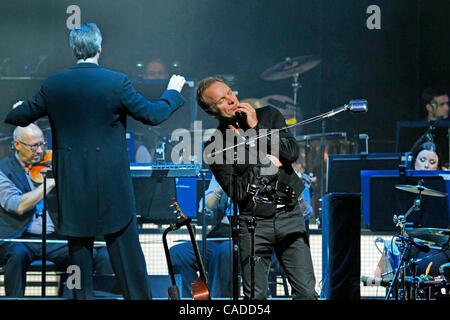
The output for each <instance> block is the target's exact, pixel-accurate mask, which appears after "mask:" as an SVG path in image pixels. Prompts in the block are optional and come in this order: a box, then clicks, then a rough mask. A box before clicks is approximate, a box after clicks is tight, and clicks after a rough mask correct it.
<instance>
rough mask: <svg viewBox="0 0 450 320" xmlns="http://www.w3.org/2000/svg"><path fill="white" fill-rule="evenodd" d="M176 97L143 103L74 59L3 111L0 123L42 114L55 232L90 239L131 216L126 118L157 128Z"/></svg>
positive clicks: (119, 82)
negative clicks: (54, 199)
mask: <svg viewBox="0 0 450 320" xmlns="http://www.w3.org/2000/svg"><path fill="white" fill-rule="evenodd" d="M184 102H185V100H184V98H183V96H182V95H181V94H180V93H179V92H178V91H176V90H167V91H165V92H164V93H163V94H162V96H161V98H160V99H159V100H158V101H156V102H150V101H148V100H147V99H146V98H145V97H143V96H142V95H141V94H139V93H138V92H137V91H136V90H135V89H134V88H133V86H132V84H131V82H130V80H129V79H128V78H127V76H126V75H124V74H121V73H118V72H114V71H111V70H108V69H105V68H101V67H100V66H98V65H97V64H94V63H79V64H77V65H75V66H74V67H73V68H71V69H69V70H67V71H65V72H62V73H58V74H55V75H52V76H50V77H48V78H47V79H45V80H44V82H43V84H42V86H41V88H40V90H39V91H38V92H37V94H36V95H35V96H34V97H32V98H31V99H29V100H28V101H25V102H24V103H22V104H21V105H20V106H18V107H17V108H15V109H13V110H11V111H10V112H9V113H8V115H7V117H6V120H5V122H6V123H9V124H13V125H19V126H26V125H28V124H30V123H31V122H34V121H36V120H37V119H39V118H41V117H44V116H48V119H49V122H50V126H51V131H52V151H53V159H52V170H53V172H54V176H55V179H56V189H57V198H58V205H59V219H58V222H59V225H58V230H59V232H60V233H61V234H63V235H67V236H73V237H92V236H95V235H104V234H111V233H115V232H117V231H119V230H121V229H123V227H125V226H126V225H127V223H128V222H129V221H130V220H131V218H132V217H133V216H134V215H135V214H136V205H135V197H134V192H133V185H132V180H131V175H130V168H129V159H128V154H127V149H126V137H125V134H126V119H127V116H128V115H129V116H131V117H133V118H135V119H136V120H138V121H141V122H143V123H144V124H148V125H157V124H160V123H161V122H163V121H164V120H166V119H168V118H169V117H170V115H171V114H172V113H173V112H174V111H175V110H177V109H178V108H180V107H181V106H182V105H183V104H184Z"/></svg>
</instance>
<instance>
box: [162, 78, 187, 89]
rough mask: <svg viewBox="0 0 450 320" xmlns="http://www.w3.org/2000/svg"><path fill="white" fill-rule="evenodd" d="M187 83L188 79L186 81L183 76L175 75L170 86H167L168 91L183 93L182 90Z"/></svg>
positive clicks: (170, 81)
mask: <svg viewBox="0 0 450 320" xmlns="http://www.w3.org/2000/svg"><path fill="white" fill-rule="evenodd" d="M185 83H186V79H184V77H183V76H179V75H176V74H174V75H173V76H172V77H170V80H169V84H168V85H167V90H176V91H178V92H181V89H183V86H184V84H185Z"/></svg>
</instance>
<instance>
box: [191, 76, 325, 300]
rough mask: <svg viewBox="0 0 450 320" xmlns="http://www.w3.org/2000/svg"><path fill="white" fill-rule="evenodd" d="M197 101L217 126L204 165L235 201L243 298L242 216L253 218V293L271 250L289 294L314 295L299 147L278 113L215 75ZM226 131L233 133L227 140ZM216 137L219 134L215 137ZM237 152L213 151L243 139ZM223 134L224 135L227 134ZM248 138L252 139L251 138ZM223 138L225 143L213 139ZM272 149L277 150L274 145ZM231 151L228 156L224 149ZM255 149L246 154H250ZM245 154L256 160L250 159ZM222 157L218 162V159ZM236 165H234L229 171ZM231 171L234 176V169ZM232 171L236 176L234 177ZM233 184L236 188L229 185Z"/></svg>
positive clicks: (246, 247) (259, 290)
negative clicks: (243, 98)
mask: <svg viewBox="0 0 450 320" xmlns="http://www.w3.org/2000/svg"><path fill="white" fill-rule="evenodd" d="M196 99H197V103H198V105H199V106H200V107H201V108H202V109H203V110H204V111H205V112H206V113H207V114H208V115H210V116H211V117H213V118H216V119H217V120H218V122H219V126H218V128H217V131H216V133H215V134H213V137H212V138H211V140H210V141H208V142H207V143H206V145H205V149H204V152H205V156H207V157H208V153H209V152H210V151H211V150H214V151H213V152H211V153H210V154H209V156H211V155H212V156H214V157H215V159H214V160H212V161H211V157H209V160H207V162H208V164H209V166H210V169H211V171H212V173H213V174H214V176H215V177H216V179H217V181H218V182H219V184H220V186H221V187H222V189H223V190H224V192H225V193H226V194H228V195H229V196H230V197H232V199H233V201H236V202H237V203H238V207H239V218H238V227H239V231H238V232H239V252H240V258H241V267H242V282H243V292H244V298H246V299H249V298H251V297H252V295H251V267H250V258H251V237H250V235H251V234H250V231H249V229H248V227H247V221H248V219H249V218H251V217H255V219H256V228H255V255H256V257H257V260H256V261H257V262H256V264H255V291H254V298H255V299H266V298H267V275H268V269H269V266H270V262H271V258H272V254H273V252H275V254H276V255H277V258H278V260H279V261H280V264H281V266H282V267H283V269H284V271H285V273H286V276H287V278H288V280H289V283H290V285H291V287H292V297H293V298H294V299H309V300H315V299H317V297H318V295H317V293H316V291H315V276H314V269H313V265H312V258H311V252H310V248H309V243H308V239H307V235H306V230H305V223H304V219H303V213H302V211H301V210H300V208H299V206H298V199H299V197H300V194H301V192H302V191H303V188H304V185H303V183H302V182H301V181H300V179H299V177H298V176H297V174H296V173H295V172H294V170H293V168H292V163H293V162H294V161H295V160H296V159H297V158H298V155H299V149H298V146H297V143H296V141H295V138H294V137H293V136H292V134H291V133H290V132H289V130H280V131H279V132H277V130H275V131H274V130H273V129H280V128H283V127H284V126H285V119H284V118H283V116H282V115H281V113H280V112H279V111H278V110H277V109H275V108H273V107H270V106H267V107H263V108H259V109H257V110H255V109H254V108H253V107H252V106H251V105H249V104H247V103H240V102H239V100H238V99H237V97H236V95H235V94H234V93H233V91H232V90H231V89H230V88H229V87H228V86H227V85H226V84H225V83H224V82H223V81H222V80H221V79H218V78H212V77H209V78H206V79H203V80H202V81H200V82H199V84H198V86H197V89H196ZM269 129H271V130H272V131H271V132H272V133H275V132H276V133H277V134H273V135H271V136H269V137H266V138H264V139H257V140H255V138H256V137H257V136H258V135H261V134H262V133H267V132H269V131H267V130H269ZM230 133H234V136H233V138H234V139H236V140H234V139H231V140H232V141H230V139H229V137H230V136H231V134H230ZM218 137H221V139H216V138H218ZM246 137H247V138H249V139H250V140H251V141H252V142H250V143H248V144H246V147H245V148H244V149H243V151H242V150H241V151H242V152H240V151H239V150H238V152H237V153H236V154H237V156H238V158H239V160H236V165H235V158H234V155H235V154H234V153H233V152H231V153H227V152H222V153H220V152H218V151H219V150H220V149H221V147H224V146H226V145H229V144H230V143H231V144H233V143H235V142H233V141H237V142H241V141H249V139H247V140H246ZM227 138H228V139H227ZM252 139H253V140H252ZM219 140H222V141H224V142H225V145H224V144H223V143H222V144H220V143H219ZM277 149H278V150H277ZM230 154H231V155H232V156H231V158H230V157H229V155H230ZM254 155H257V156H256V157H254V158H252V156H254ZM251 159H253V160H255V159H256V161H253V162H252V161H251ZM220 160H222V161H223V162H222V163H221V161H220ZM234 170H236V171H234ZM235 172H236V176H235V175H234V173H235ZM234 177H236V179H237V181H234ZM234 185H236V190H234Z"/></svg>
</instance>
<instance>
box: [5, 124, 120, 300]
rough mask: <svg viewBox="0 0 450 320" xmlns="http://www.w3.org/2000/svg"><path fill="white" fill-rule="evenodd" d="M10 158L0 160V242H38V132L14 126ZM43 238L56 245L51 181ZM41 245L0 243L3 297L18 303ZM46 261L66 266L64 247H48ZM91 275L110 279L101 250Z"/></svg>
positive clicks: (40, 151)
mask: <svg viewBox="0 0 450 320" xmlns="http://www.w3.org/2000/svg"><path fill="white" fill-rule="evenodd" d="M13 140H14V143H13V145H14V153H13V154H12V155H11V156H8V157H5V158H3V159H2V160H0V237H1V238H2V239H17V240H21V239H35V240H37V239H41V238H42V220H43V219H42V211H43V197H44V190H43V184H42V182H43V179H42V175H40V176H39V175H36V174H34V172H35V171H34V168H39V166H36V164H39V163H40V161H41V159H42V158H43V157H44V152H45V149H46V148H45V146H46V145H45V140H44V135H43V133H42V131H41V129H40V128H39V127H38V126H37V125H35V124H30V125H28V126H27V127H16V128H15V129H14V133H13ZM46 184H47V186H46V187H47V188H46V194H47V198H48V204H49V206H48V210H47V213H46V214H47V219H46V222H47V223H46V230H47V237H48V238H49V239H56V240H61V239H63V237H61V235H59V234H58V232H57V230H56V228H55V226H56V225H57V222H58V215H57V205H56V201H55V200H56V199H55V193H54V192H52V190H54V187H55V180H54V179H53V178H48V179H47V183H46ZM41 250H42V247H41V243H39V242H37V243H34V242H31V243H30V242H20V241H18V242H6V241H0V259H1V260H2V265H3V269H4V274H5V293H6V296H7V297H15V298H20V297H23V296H24V293H25V283H26V271H27V268H28V267H29V265H30V264H31V262H32V261H35V260H40V259H41ZM46 254H47V260H48V261H51V262H53V263H54V264H55V265H56V267H57V268H58V269H62V270H65V269H66V268H67V266H68V265H69V251H68V246H67V244H66V243H49V244H48V245H47V248H46ZM93 268H94V273H96V274H102V275H105V274H112V267H111V264H110V262H109V256H108V252H107V250H106V247H102V248H97V249H95V250H94V266H93Z"/></svg>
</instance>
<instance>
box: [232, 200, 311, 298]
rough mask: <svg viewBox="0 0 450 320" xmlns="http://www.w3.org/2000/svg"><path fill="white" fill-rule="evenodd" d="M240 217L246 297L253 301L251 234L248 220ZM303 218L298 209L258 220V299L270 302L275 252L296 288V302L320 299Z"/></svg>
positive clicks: (256, 277) (240, 240) (281, 211)
mask: <svg viewBox="0 0 450 320" xmlns="http://www.w3.org/2000/svg"><path fill="white" fill-rule="evenodd" d="M248 218H249V217H248V216H245V215H242V216H240V217H239V250H240V257H241V265H242V285H243V291H244V298H245V299H249V298H250V297H251V296H250V289H251V268H250V255H251V234H250V233H249V231H248V228H247V224H246V220H247V219H248ZM303 219H304V218H303V215H302V214H301V212H300V209H299V208H298V206H297V207H296V208H295V209H294V210H292V211H286V210H285V209H281V210H277V213H276V214H275V215H274V216H273V217H272V218H259V217H257V218H256V229H255V255H256V256H257V257H258V260H257V262H256V265H255V295H254V297H255V299H258V300H263V299H267V285H268V274H269V267H270V263H271V261H272V255H273V252H275V254H276V256H277V258H278V261H279V262H280V264H281V267H282V268H283V270H284V272H285V274H286V277H287V278H288V281H289V284H290V285H291V287H292V297H293V298H294V299H303V300H316V299H317V298H318V295H317V293H316V291H315V276H314V269H313V264H312V258H311V252H310V248H309V242H308V238H307V234H306V231H305V228H304V220H303Z"/></svg>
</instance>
